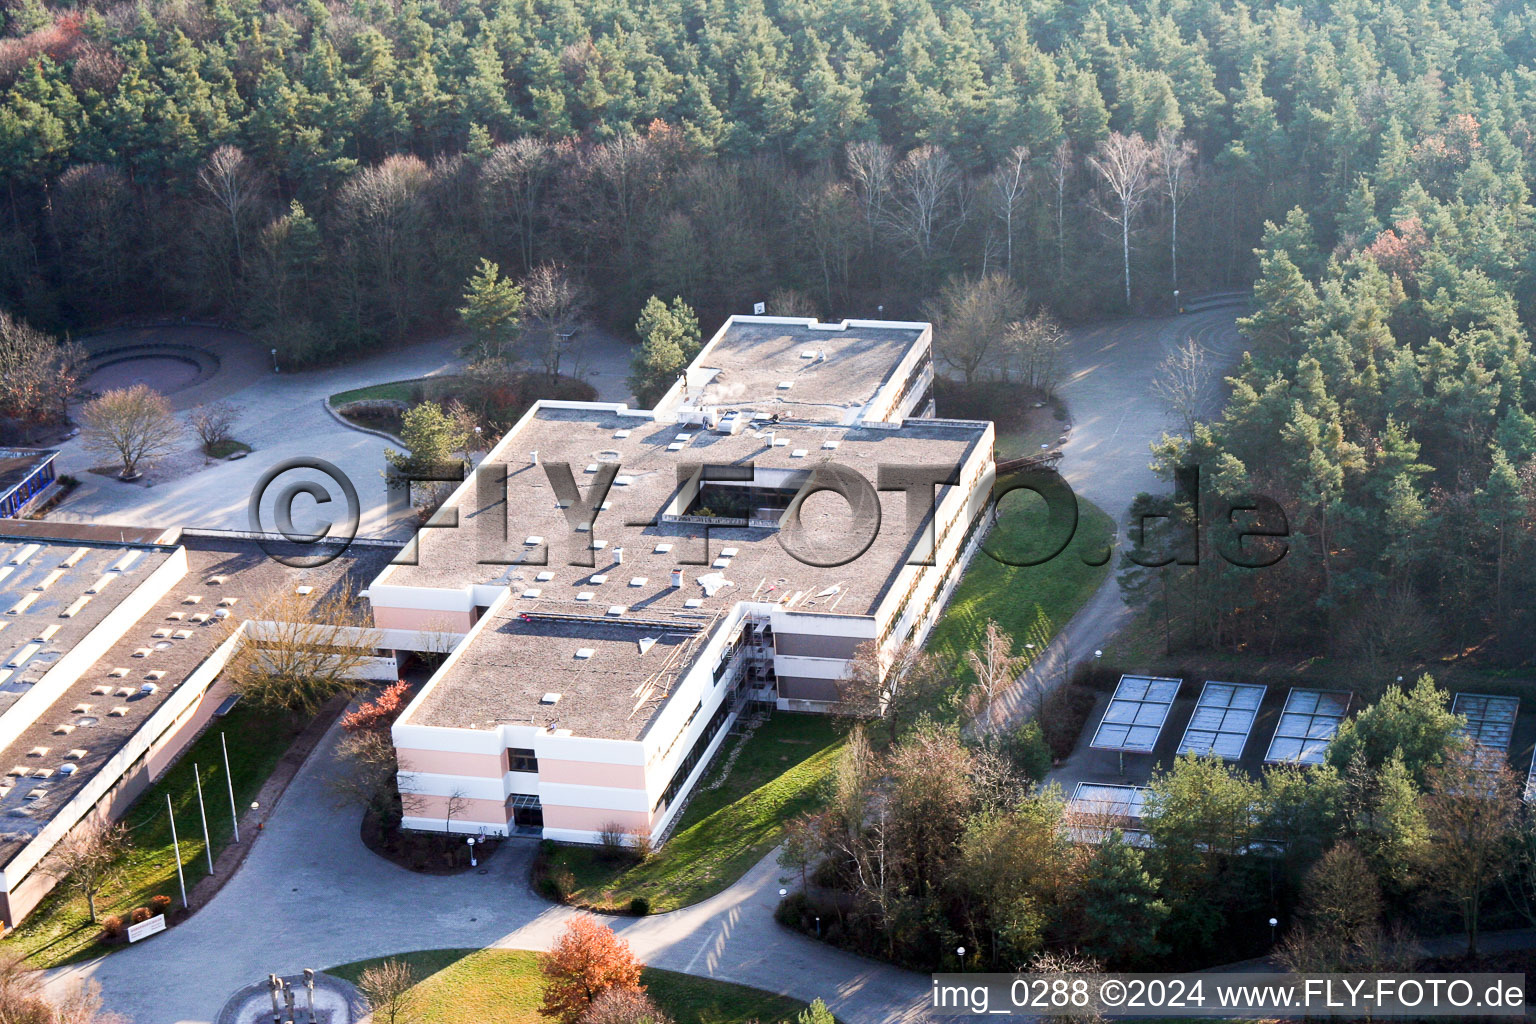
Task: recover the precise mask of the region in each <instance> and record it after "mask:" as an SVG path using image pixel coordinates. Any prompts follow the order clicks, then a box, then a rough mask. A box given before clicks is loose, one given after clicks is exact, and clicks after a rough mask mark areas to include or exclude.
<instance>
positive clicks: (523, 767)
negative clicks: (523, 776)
mask: <svg viewBox="0 0 1536 1024" xmlns="http://www.w3.org/2000/svg"><path fill="white" fill-rule="evenodd" d="M538 770H539V759H538V758H537V757H536V756H534V753H533V751H531V750H529V749H527V748H526V747H508V748H507V771H509V772H536V771H538Z"/></svg>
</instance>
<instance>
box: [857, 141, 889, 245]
mask: <svg viewBox="0 0 1536 1024" xmlns="http://www.w3.org/2000/svg"><path fill="white" fill-rule="evenodd" d="M846 162H847V165H848V179H849V180H850V181H852V182H853V194H854V196H855V198H856V199H857V200H858V203H859V210H860V212H862V213H863V215H864V223H865V227H866V230H867V232H868V244H869V245H871V246H873V245H874V237H875V232H876V231H877V230H878V229H879V228H880V225H882V224H883V223H884V222H885V215H886V207H887V205H888V204H889V201H890V197H891V175H892V172H893V170H894V168H895V166H896V154H895V152H894V151H893V150H892V149H891V147H890V146H887V145H886V144H885V143H883V142H873V141H867V140H866V141H862V142H851V143H849V144H848V150H847V156H846Z"/></svg>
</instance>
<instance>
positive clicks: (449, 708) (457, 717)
mask: <svg viewBox="0 0 1536 1024" xmlns="http://www.w3.org/2000/svg"><path fill="white" fill-rule="evenodd" d="M488 617H489V620H490V621H488V622H486V623H485V625H484V627H483V628H482V631H481V632H480V634H479V636H477V637H476V639H477V640H482V641H483V642H479V643H476V642H471V643H470V644H469V645H468V646H467V647H466V648H465V649H464V651H463V653H462V654H461V655H460V657H459V658H458V660H457V661H456V662H455V663H454V664H452V665H451V666H449V667H448V668H447V669H446V670H445V671H444V673H443V675H442V677H441V678H439V679H438V680H437V682H436V683H435V684H434V685H433V686H432V689H430V690H429V691H428V692H427V693H426V694H425V696H423V697H422V699H421V703H420V704H419V705H417V706H416V707H415V708H414V709H412V711H411V714H410V718H409V724H411V725H426V726H448V727H453V728H461V729H475V728H482V729H492V728H496V727H497V726H500V725H505V724H521V725H533V726H537V727H541V728H546V729H551V730H555V729H560V730H564V729H569V730H571V731H572V732H574V733H576V734H577V735H580V736H588V737H592V738H599V739H622V740H632V739H638V738H640V737H641V736H643V735H644V734H645V730H646V728H647V727H648V726H649V725H650V723H651V721H652V720H653V719H654V718H655V717H656V715H657V713H659V712H660V711H661V709H662V707H663V706H664V705H665V704H666V701H667V698H668V697H670V696H671V692H672V688H673V687H674V685H675V684H676V682H677V680H678V678H679V677H680V676H681V674H682V673H683V671H684V670H685V669H687V667H688V666H689V665H690V664H691V663H692V662H693V658H694V656H695V654H696V653H697V652H698V651H699V650H700V649H701V648H702V646H703V645H704V644H705V643H707V642H708V640H709V638H710V637H711V636H712V635H713V634H714V631H715V630H716V629H717V628H718V627H719V624H720V622H722V621H724V619H723V617H722V616H711V617H703V618H700V619H699V620H696V621H693V622H682V621H679V622H677V623H675V624H665V623H657V622H646V623H642V622H635V621H624V620H623V619H622V618H617V619H607V618H602V619H597V618H593V619H565V618H555V617H541V616H539V615H538V614H537V613H531V614H530V613H522V612H517V611H506V610H502V611H500V612H492V613H489V615H488ZM552 694H558V698H557V700H555V701H548V700H546V698H547V697H549V696H550V695H552Z"/></svg>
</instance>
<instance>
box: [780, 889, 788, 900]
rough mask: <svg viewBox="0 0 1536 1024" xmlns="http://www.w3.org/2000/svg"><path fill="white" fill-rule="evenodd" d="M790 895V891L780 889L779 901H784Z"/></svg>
mask: <svg viewBox="0 0 1536 1024" xmlns="http://www.w3.org/2000/svg"><path fill="white" fill-rule="evenodd" d="M788 895H789V890H788V889H780V890H779V899H783V898H784V897H785V896H788Z"/></svg>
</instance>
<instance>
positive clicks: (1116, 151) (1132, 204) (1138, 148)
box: [1088, 132, 1157, 308]
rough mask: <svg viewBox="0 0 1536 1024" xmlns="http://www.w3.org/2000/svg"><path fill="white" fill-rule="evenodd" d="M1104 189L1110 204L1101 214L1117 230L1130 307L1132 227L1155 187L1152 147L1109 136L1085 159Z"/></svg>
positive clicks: (1113, 134) (1136, 139) (1134, 138)
mask: <svg viewBox="0 0 1536 1024" xmlns="http://www.w3.org/2000/svg"><path fill="white" fill-rule="evenodd" d="M1088 166H1090V167H1092V168H1093V169H1094V171H1095V172H1097V173H1098V175H1099V177H1100V178H1102V179H1103V180H1104V185H1105V187H1106V188H1108V189H1109V193H1110V194H1109V202H1107V203H1102V204H1101V205H1100V212H1101V213H1103V214H1104V216H1106V217H1108V218H1109V219H1110V220H1112V221H1114V222H1115V224H1116V225H1117V226H1118V227H1119V229H1120V259H1121V264H1122V266H1123V268H1124V275H1125V305H1126V308H1130V305H1131V224H1132V223H1133V222H1134V221H1135V220H1136V216H1137V214H1138V213H1139V212H1140V211H1141V207H1142V206H1143V205H1144V204H1145V203H1146V201H1147V196H1148V195H1149V194H1150V193H1151V191H1152V188H1153V186H1155V185H1156V184H1157V171H1156V162H1155V159H1154V154H1153V150H1152V147H1151V146H1150V145H1148V144H1147V140H1146V139H1144V138H1142V137H1141V136H1140V135H1137V134H1135V133H1132V134H1130V135H1122V134H1120V133H1119V132H1111V133H1110V134H1109V137H1108V138H1106V139H1104V140H1103V141H1101V142H1100V143H1099V145H1098V148H1097V149H1096V150H1095V152H1094V155H1093V156H1091V157H1089V158H1088Z"/></svg>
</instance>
